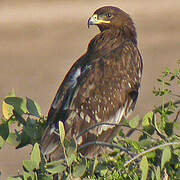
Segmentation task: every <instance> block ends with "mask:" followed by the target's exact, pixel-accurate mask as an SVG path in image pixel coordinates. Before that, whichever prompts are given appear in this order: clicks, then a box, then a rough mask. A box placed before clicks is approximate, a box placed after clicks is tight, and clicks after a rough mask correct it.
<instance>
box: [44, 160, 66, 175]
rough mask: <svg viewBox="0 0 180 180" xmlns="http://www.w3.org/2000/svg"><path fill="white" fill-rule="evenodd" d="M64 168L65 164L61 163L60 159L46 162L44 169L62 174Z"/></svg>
mask: <svg viewBox="0 0 180 180" xmlns="http://www.w3.org/2000/svg"><path fill="white" fill-rule="evenodd" d="M65 169H66V166H64V165H63V164H62V161H52V162H50V163H47V164H46V171H47V172H49V173H52V174H57V173H59V174H62V173H63V171H64V170H65Z"/></svg>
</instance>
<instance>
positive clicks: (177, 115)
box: [173, 110, 180, 122]
mask: <svg viewBox="0 0 180 180" xmlns="http://www.w3.org/2000/svg"><path fill="white" fill-rule="evenodd" d="M179 115H180V110H179V111H178V112H177V114H176V117H175V119H174V121H173V122H176V121H177V119H178V117H179Z"/></svg>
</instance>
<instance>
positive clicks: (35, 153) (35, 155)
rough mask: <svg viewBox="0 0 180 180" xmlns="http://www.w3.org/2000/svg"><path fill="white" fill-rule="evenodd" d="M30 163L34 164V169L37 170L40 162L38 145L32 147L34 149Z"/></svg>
mask: <svg viewBox="0 0 180 180" xmlns="http://www.w3.org/2000/svg"><path fill="white" fill-rule="evenodd" d="M31 161H34V162H36V169H38V168H39V163H40V162H41V153H40V149H39V145H38V143H36V144H35V145H34V148H33V150H32V153H31Z"/></svg>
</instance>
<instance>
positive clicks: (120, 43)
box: [41, 6, 142, 160]
mask: <svg viewBox="0 0 180 180" xmlns="http://www.w3.org/2000/svg"><path fill="white" fill-rule="evenodd" d="M89 25H97V26H98V27H99V29H100V31H101V32H100V33H99V34H98V35H96V36H95V37H94V38H93V39H92V40H91V41H90V43H89V45H88V49H87V52H86V53H85V54H84V55H83V56H82V57H80V58H79V59H78V60H77V61H76V62H75V64H74V65H73V66H72V67H71V69H70V71H69V72H68V73H67V75H66V77H65V79H64V81H63V82H62V84H61V86H60V87H59V89H58V91H57V94H56V96H55V98H54V101H53V103H52V105H51V108H50V110H49V113H48V125H47V129H46V131H45V133H44V136H43V137H42V140H41V152H42V153H43V154H44V155H47V156H49V158H50V159H51V160H57V159H59V158H62V157H63V151H62V148H61V146H59V136H58V135H57V133H55V131H56V132H58V122H59V121H62V122H63V123H64V126H65V131H66V137H67V138H68V139H71V138H72V137H75V138H76V137H77V136H78V135H79V134H80V133H81V132H82V131H83V130H85V129H87V128H89V127H91V126H93V125H95V124H97V123H102V122H108V123H117V124H119V123H120V121H122V120H123V119H124V118H127V117H128V115H129V114H130V112H131V111H132V110H133V109H134V107H135V104H136V100H137V97H138V89H139V87H140V80H141V74H142V58H141V55H140V52H139V50H138V48H137V40H136V30H135V27H134V24H133V21H132V19H131V18H130V16H129V15H128V14H126V13H125V12H124V11H122V10H120V9H119V8H116V7H111V6H106V7H102V8H100V9H98V10H96V11H95V13H94V14H93V16H92V17H91V18H90V19H89V20H88V26H89ZM118 130H119V128H118V127H117V126H108V125H101V126H96V127H95V128H93V129H91V130H90V131H89V132H87V133H85V134H83V135H82V136H80V137H79V138H77V143H78V145H79V146H81V145H83V144H86V143H88V142H92V141H104V142H109V141H111V140H112V138H113V137H114V136H115V135H116V134H117V132H118ZM100 152H101V147H100V146H95V145H93V146H88V147H86V148H84V149H82V150H81V153H82V154H84V155H87V156H88V157H92V156H95V155H98V154H99V153H100Z"/></svg>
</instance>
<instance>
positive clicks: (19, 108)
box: [4, 97, 27, 115]
mask: <svg viewBox="0 0 180 180" xmlns="http://www.w3.org/2000/svg"><path fill="white" fill-rule="evenodd" d="M4 101H5V103H7V104H9V105H12V106H13V108H14V110H15V111H16V112H17V113H18V114H19V115H22V114H25V113H26V112H27V108H26V99H24V98H20V97H7V98H5V99H4Z"/></svg>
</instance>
